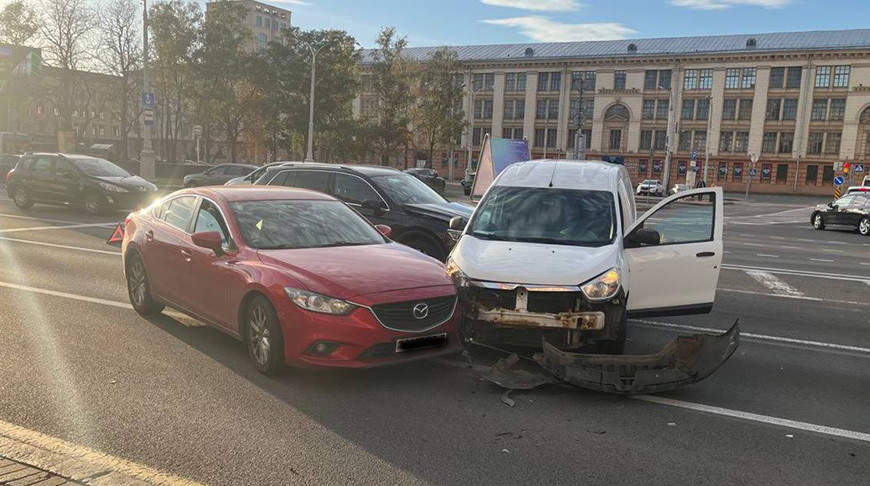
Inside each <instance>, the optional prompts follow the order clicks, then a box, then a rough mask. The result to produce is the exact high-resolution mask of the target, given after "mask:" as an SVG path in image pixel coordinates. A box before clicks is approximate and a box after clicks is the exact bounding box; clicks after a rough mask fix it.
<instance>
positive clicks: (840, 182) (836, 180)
mask: <svg viewBox="0 0 870 486" xmlns="http://www.w3.org/2000/svg"><path fill="white" fill-rule="evenodd" d="M843 182H845V181H844V180H843V176H837V177H834V185H835V186H842V185H843Z"/></svg>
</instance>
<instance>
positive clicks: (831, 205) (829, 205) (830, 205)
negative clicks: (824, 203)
mask: <svg viewBox="0 0 870 486" xmlns="http://www.w3.org/2000/svg"><path fill="white" fill-rule="evenodd" d="M828 207H829V208H832V209H833V208H834V202H833V201H831V202H829V203H828Z"/></svg>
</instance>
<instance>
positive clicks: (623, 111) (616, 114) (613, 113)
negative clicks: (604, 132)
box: [604, 103, 631, 121]
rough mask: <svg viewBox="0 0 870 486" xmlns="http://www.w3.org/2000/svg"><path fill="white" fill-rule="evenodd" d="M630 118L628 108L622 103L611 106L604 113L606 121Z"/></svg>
mask: <svg viewBox="0 0 870 486" xmlns="http://www.w3.org/2000/svg"><path fill="white" fill-rule="evenodd" d="M630 118H631V114H629V112H628V108H626V107H625V105H623V104H621V103H617V104H615V105H613V106H611V107H610V108H608V109H607V112H605V113H604V121H628V120H629V119H630Z"/></svg>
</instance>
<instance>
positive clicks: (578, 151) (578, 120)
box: [574, 73, 586, 160]
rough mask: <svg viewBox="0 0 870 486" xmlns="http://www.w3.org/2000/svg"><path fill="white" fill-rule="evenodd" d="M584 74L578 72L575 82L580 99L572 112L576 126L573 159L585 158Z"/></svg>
mask: <svg viewBox="0 0 870 486" xmlns="http://www.w3.org/2000/svg"><path fill="white" fill-rule="evenodd" d="M583 76H584V74H583V73H580V74H579V79H578V80H577V82H576V86H577V91H578V92H579V93H580V99H579V100H577V113H575V114H574V124H575V125H576V126H577V133H575V134H574V159H575V160H586V135H585V134H584V133H583V125H585V124H586V119H585V117H584V114H583V82H584V81H585V79H583Z"/></svg>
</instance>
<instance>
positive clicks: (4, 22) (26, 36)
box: [0, 0, 39, 46]
mask: <svg viewBox="0 0 870 486" xmlns="http://www.w3.org/2000/svg"><path fill="white" fill-rule="evenodd" d="M38 30H39V27H38V23H37V20H36V12H34V11H33V9H32V8H30V7H29V6H27V4H25V3H24V2H23V1H22V0H15V1H13V2H12V3H9V4H7V5H6V6H5V7H3V10H0V42H5V43H7V44H15V45H19V46H20V45H25V44H27V43H28V42H29V41H30V40H31V39H33V37H34V36H35V35H36V32H37V31H38Z"/></svg>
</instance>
